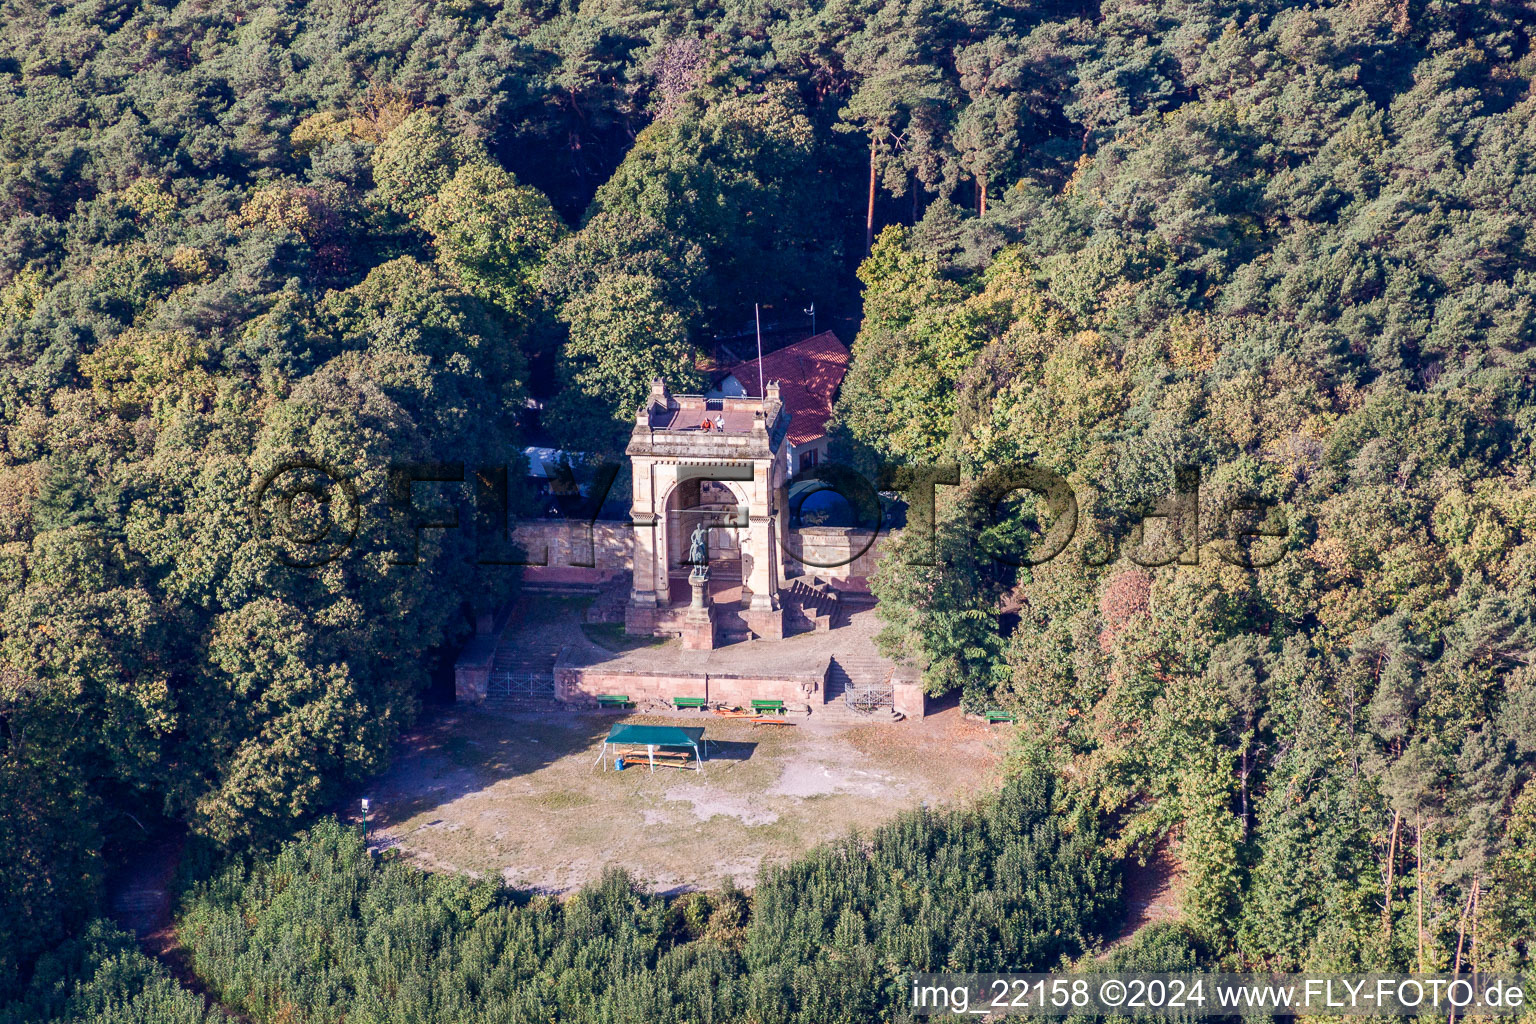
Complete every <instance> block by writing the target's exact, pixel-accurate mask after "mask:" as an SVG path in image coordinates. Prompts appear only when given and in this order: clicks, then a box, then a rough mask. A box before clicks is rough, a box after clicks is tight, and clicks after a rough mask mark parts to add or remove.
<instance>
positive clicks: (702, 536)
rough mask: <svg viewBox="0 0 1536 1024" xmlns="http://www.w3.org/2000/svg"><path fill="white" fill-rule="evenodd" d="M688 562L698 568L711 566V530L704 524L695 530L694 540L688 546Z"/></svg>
mask: <svg viewBox="0 0 1536 1024" xmlns="http://www.w3.org/2000/svg"><path fill="white" fill-rule="evenodd" d="M688 562H689V564H691V565H697V566H707V565H708V564H709V530H708V528H706V527H705V525H704V524H703V523H700V524H699V525H698V526H695V527H694V528H693V538H692V540H691V541H689V544H688Z"/></svg>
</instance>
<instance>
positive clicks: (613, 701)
mask: <svg viewBox="0 0 1536 1024" xmlns="http://www.w3.org/2000/svg"><path fill="white" fill-rule="evenodd" d="M597 706H598V707H600V708H632V707H634V706H635V702H634V701H632V700H630V699H629V694H627V693H600V694H598V695H597Z"/></svg>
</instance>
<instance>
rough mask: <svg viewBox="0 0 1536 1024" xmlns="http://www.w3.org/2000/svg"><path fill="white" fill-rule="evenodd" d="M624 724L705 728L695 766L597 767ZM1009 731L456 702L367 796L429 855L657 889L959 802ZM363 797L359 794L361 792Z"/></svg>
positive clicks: (451, 864) (938, 723) (401, 837)
mask: <svg viewBox="0 0 1536 1024" xmlns="http://www.w3.org/2000/svg"><path fill="white" fill-rule="evenodd" d="M618 721H626V722H640V723H665V724H675V725H694V726H703V727H704V729H705V736H706V737H707V738H708V739H709V740H710V741H711V749H710V752H709V761H708V762H707V763H706V764H705V765H704V768H703V770H702V771H699V772H693V771H680V770H678V769H673V768H658V769H657V770H656V771H655V772H654V773H652V772H650V771H648V770H646V769H644V768H630V769H627V770H625V771H622V772H615V771H612V770H604V768H603V766H602V765H600V764H598V763H597V761H598V755H599V751H600V749H601V746H602V740H603V737H604V736H606V735H607V732H608V729H609V727H610V726H611V725H613V724H614V723H615V722H618ZM1011 732H1012V730H1010V729H1008V728H1007V727H1006V726H997V727H990V728H989V727H988V726H985V725H982V724H979V723H976V722H972V721H967V720H965V719H963V718H962V717H961V716H960V713H959V711H958V710H957V709H953V708H951V709H949V710H946V711H943V712H941V713H939V714H937V715H934V716H930V717H929V718H926V719H923V720H920V721H911V722H902V723H897V724H871V725H864V726H853V727H848V728H835V727H831V726H816V725H814V724H811V723H808V722H806V720H804V719H802V720H800V724H797V725H795V726H792V727H759V728H755V729H754V728H753V727H752V725H751V723H749V722H745V721H739V720H729V719H722V718H718V717H716V716H713V715H709V714H703V713H693V712H685V713H682V714H681V715H677V716H667V717H656V716H645V715H628V716H623V715H617V714H613V713H608V714H603V713H577V712H559V713H535V712H528V713H521V714H514V713H505V712H503V713H498V712H491V711H479V710H468V709H461V708H453V709H449V710H447V711H444V712H440V713H438V714H436V715H435V716H432V717H429V718H428V719H427V720H425V721H424V722H423V723H422V725H421V726H420V727H419V728H418V729H417V730H416V731H415V732H414V733H413V734H412V735H410V736H408V737H407V738H406V740H405V742H404V743H403V744H402V747H401V749H400V751H399V752H398V753H397V756H396V758H395V763H394V765H393V767H392V768H391V769H390V770H389V771H388V772H387V773H385V774H384V775H383V776H381V777H380V778H379V779H377V780H376V781H375V783H374V785H373V786H372V787H371V789H370V790H369V791H368V793H367V795H368V796H369V797H371V798H372V806H373V829H374V833H373V838H374V841H375V843H376V845H381V846H386V847H387V846H398V847H399V848H400V849H401V850H402V851H403V852H404V853H405V855H406V856H408V857H410V858H411V859H413V860H415V861H416V862H417V863H419V864H420V865H421V866H423V867H427V868H431V869H435V870H445V871H449V870H452V871H464V872H468V873H470V874H474V875H477V876H484V875H493V874H494V875H498V876H500V877H501V878H502V879H504V880H505V881H506V882H508V883H509V884H511V885H514V886H517V887H519V888H526V889H536V890H541V891H547V892H564V891H568V890H570V889H573V888H577V887H579V886H581V885H582V884H583V883H585V882H588V881H590V880H592V879H594V878H596V877H598V876H599V875H600V874H601V873H602V871H603V870H604V869H605V868H606V867H609V866H619V867H623V868H626V869H627V870H629V871H630V872H631V873H632V874H634V875H635V876H636V877H638V878H639V879H640V880H642V881H643V882H645V883H647V884H649V885H650V886H652V887H654V888H655V889H656V890H658V891H661V892H679V891H685V890H689V889H695V888H708V887H712V886H715V885H718V884H719V883H720V882H722V881H723V880H724V879H725V878H727V877H730V878H731V879H733V880H734V881H735V882H736V884H738V885H741V886H743V887H748V886H750V885H752V883H753V879H754V877H755V875H756V873H757V869H758V867H759V866H760V865H761V864H763V863H765V862H779V861H783V860H787V859H789V858H790V857H792V856H794V855H795V854H798V853H801V852H803V851H805V850H806V849H808V848H810V847H811V846H813V845H814V844H816V843H818V842H820V841H822V840H825V839H831V838H834V837H837V836H840V835H843V834H845V833H846V832H848V831H849V830H851V829H855V828H857V829H862V830H866V831H867V830H869V829H871V828H873V827H874V826H876V825H879V824H880V823H882V822H884V821H887V820H889V819H890V818H892V817H894V816H895V815H896V814H897V813H898V812H900V811H902V810H905V809H908V808H915V807H917V806H918V805H919V804H920V803H922V802H925V801H926V802H927V803H928V804H929V806H939V805H945V804H948V805H954V804H958V803H964V802H966V801H967V800H969V799H970V798H971V797H972V796H974V795H978V794H980V793H983V792H986V791H988V790H993V789H995V788H996V787H997V785H998V783H999V778H998V762H999V757H1000V755H1001V754H1002V752H1003V751H1004V749H1005V748H1006V747H1007V745H1008V741H1009V739H1010V737H1011ZM354 806H356V805H355V804H354Z"/></svg>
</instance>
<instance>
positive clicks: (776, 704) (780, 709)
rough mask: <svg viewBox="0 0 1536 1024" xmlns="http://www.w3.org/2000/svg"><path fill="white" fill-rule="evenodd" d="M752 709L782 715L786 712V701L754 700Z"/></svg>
mask: <svg viewBox="0 0 1536 1024" xmlns="http://www.w3.org/2000/svg"><path fill="white" fill-rule="evenodd" d="M752 710H753V711H756V712H759V713H762V714H775V715H782V714H783V713H784V702H783V701H781V700H754V701H753V702H752Z"/></svg>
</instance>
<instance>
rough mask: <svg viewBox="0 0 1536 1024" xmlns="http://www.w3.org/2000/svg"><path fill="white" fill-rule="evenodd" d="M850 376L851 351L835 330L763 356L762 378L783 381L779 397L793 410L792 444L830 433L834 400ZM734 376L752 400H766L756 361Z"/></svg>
mask: <svg viewBox="0 0 1536 1024" xmlns="http://www.w3.org/2000/svg"><path fill="white" fill-rule="evenodd" d="M847 373H848V349H847V348H846V347H845V346H844V345H843V343H842V342H840V341H838V340H837V335H835V334H833V333H832V332H831V331H822V332H821V333H820V334H816V335H813V336H811V337H809V338H806V339H805V340H804V341H797V342H795V343H794V344H793V345H789V346H786V347H784V348H781V349H779V350H778V351H777V352H769V353H768V354H767V355H765V356H763V373H762V379H763V380H764V381H771V380H776V381H778V382H779V395H780V397H781V398H782V399H783V400H784V406H785V408H787V409H788V410H789V415H790V420H789V433H788V434H787V435H786V436H787V437H788V438H789V443H790V444H805V443H806V442H808V441H814V440H816V439H817V438H818V437H821V436H823V435H824V434H826V432H827V420H829V419H831V417H832V399H834V398H836V397H837V389H838V387H839V386H840V385H841V384H842V383H843V377H844V376H845V375H846V374H847ZM730 376H732V377H735V378H736V379H737V380H738V381H740V382H741V386H742V387H743V388H745V389H746V392H747V394H748V395H750V396H751V397H753V398H761V397H762V393H761V390H760V389H759V388H758V383H757V382H758V373H757V360H756V359H749V360H747V361H746V362H744V363H741V364H739V365H736V366H733V367H731V369H730Z"/></svg>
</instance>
